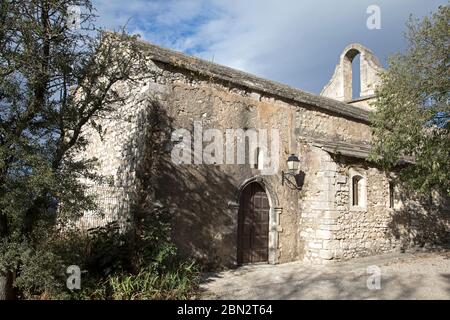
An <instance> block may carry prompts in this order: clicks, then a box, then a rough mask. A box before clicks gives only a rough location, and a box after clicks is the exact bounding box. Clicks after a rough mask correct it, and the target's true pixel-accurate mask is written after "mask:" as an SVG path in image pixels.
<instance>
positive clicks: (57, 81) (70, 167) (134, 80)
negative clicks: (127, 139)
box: [0, 0, 147, 299]
mask: <svg viewBox="0 0 450 320" xmlns="http://www.w3.org/2000/svg"><path fill="white" fill-rule="evenodd" d="M74 8H75V9H77V10H73V9H74ZM93 10H94V9H93V7H92V5H91V1H90V0H4V1H2V2H1V5H0V299H5V298H13V297H14V288H13V287H14V281H15V280H14V279H16V278H17V277H19V276H20V270H21V268H22V267H23V264H24V259H23V257H24V256H25V255H26V256H30V255H33V253H35V252H37V251H36V250H37V247H38V246H39V243H41V242H42V241H45V239H46V237H47V236H48V234H49V233H51V230H53V229H54V228H55V226H56V223H55V222H56V219H57V218H56V214H55V212H56V210H57V212H58V220H59V221H62V222H63V221H65V220H66V219H71V218H74V217H76V216H79V215H80V213H82V212H83V211H85V210H86V209H90V208H93V206H94V203H93V201H92V199H91V198H90V197H89V196H88V195H87V194H86V193H85V190H84V188H83V186H82V185H81V184H80V178H82V177H88V178H90V179H94V180H95V179H97V178H98V177H96V176H95V175H94V174H93V173H92V168H93V167H94V165H95V159H78V158H77V157H76V156H75V154H76V152H77V151H79V150H80V149H83V148H85V147H86V144H87V142H86V140H85V139H84V138H83V130H85V128H86V127H87V126H88V125H93V126H94V127H96V128H97V129H98V131H99V133H101V132H102V128H101V127H100V126H98V125H96V123H95V121H94V118H95V117H98V116H101V115H102V114H104V113H105V112H108V111H109V110H111V108H114V106H115V105H117V104H119V103H124V102H125V101H126V100H127V99H128V98H129V97H128V96H127V95H125V94H124V91H123V90H120V84H121V83H127V85H128V86H133V85H138V83H139V81H141V80H142V78H141V77H142V75H145V74H146V68H147V64H146V63H145V58H144V56H143V53H142V50H141V49H140V48H139V43H138V42H137V41H135V40H136V39H135V37H131V36H128V35H127V34H126V32H125V31H123V30H122V32H117V33H114V34H111V33H104V32H101V30H100V29H98V28H97V27H96V26H95V24H94V22H95V16H94V14H93ZM77 11H80V14H79V15H73V13H74V12H75V13H76V12H77ZM126 92H133V90H131V89H130V90H126ZM130 94H131V93H130ZM58 204H63V205H58Z"/></svg>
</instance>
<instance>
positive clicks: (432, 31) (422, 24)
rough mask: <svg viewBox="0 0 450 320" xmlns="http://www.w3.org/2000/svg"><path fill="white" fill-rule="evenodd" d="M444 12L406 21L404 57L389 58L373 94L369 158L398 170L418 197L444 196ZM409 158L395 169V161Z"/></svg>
mask: <svg viewBox="0 0 450 320" xmlns="http://www.w3.org/2000/svg"><path fill="white" fill-rule="evenodd" d="M449 20H450V7H449V6H441V7H439V9H438V11H437V12H435V13H433V14H432V15H431V17H425V18H424V19H423V20H422V21H420V20H417V19H413V18H412V17H411V18H410V19H409V22H408V23H407V28H408V30H407V33H406V39H407V40H408V43H409V45H408V49H407V51H406V53H405V54H397V55H394V56H393V57H391V58H390V59H389V68H388V69H387V70H386V71H385V72H383V73H382V74H381V80H382V81H381V84H380V86H379V87H378V88H377V90H376V95H377V101H376V102H375V103H374V106H375V109H376V112H375V113H374V115H373V117H372V124H373V133H374V141H373V146H374V148H373V155H372V159H373V160H375V161H376V162H378V163H379V164H381V165H382V166H383V167H384V168H387V169H394V168H396V169H399V171H398V173H399V179H400V180H401V181H403V182H404V183H405V185H406V186H408V187H410V188H411V189H413V190H416V191H420V192H423V193H425V192H429V191H430V190H433V189H434V190H439V191H441V192H443V193H444V194H447V195H449V194H450V135H449V129H450V123H449V120H450V108H449V90H450V25H449ZM408 157H409V158H410V159H413V164H412V165H400V166H399V160H401V158H408Z"/></svg>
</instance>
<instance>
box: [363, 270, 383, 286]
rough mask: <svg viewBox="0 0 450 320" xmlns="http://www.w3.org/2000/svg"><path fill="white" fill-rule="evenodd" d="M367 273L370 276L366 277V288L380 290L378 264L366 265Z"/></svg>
mask: <svg viewBox="0 0 450 320" xmlns="http://www.w3.org/2000/svg"><path fill="white" fill-rule="evenodd" d="M367 273H368V274H370V276H369V277H368V278H367V282H366V284H367V289H369V290H380V289H381V269H380V267H378V266H375V265H374V266H368V267H367Z"/></svg>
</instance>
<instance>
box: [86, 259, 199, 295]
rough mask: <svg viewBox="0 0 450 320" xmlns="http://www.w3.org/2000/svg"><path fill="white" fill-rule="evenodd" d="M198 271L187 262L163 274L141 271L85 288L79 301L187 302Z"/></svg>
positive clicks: (162, 272)
mask: <svg viewBox="0 0 450 320" xmlns="http://www.w3.org/2000/svg"><path fill="white" fill-rule="evenodd" d="M198 274H199V273H198V268H197V266H196V264H195V263H194V262H193V261H191V262H183V263H178V264H174V265H173V266H172V267H171V268H168V269H165V270H164V271H161V270H158V268H155V267H148V268H145V269H142V270H141V271H139V272H138V273H137V274H130V273H125V272H123V273H118V274H114V275H110V276H108V277H106V278H105V279H104V280H103V281H101V282H96V283H95V286H87V287H86V288H85V289H83V290H82V291H81V292H80V293H79V296H78V297H77V298H79V299H100V300H104V299H108V300H109V299H113V300H143V299H144V300H145V299H190V298H192V297H194V296H195V293H196V289H197V286H198V279H199V278H198Z"/></svg>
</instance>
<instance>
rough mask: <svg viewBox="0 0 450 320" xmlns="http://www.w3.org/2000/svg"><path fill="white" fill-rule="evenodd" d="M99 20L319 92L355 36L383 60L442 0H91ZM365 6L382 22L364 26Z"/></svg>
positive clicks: (401, 47)
mask: <svg viewBox="0 0 450 320" xmlns="http://www.w3.org/2000/svg"><path fill="white" fill-rule="evenodd" d="M93 4H94V6H95V7H96V9H97V14H98V15H99V18H98V23H99V25H100V26H102V27H104V28H107V29H117V28H118V27H119V26H123V25H126V26H127V29H128V31H129V32H130V33H138V34H140V35H141V37H142V38H143V39H145V40H148V41H150V42H152V43H155V44H158V45H161V46H164V47H168V48H171V49H175V50H178V51H183V52H185V53H188V54H191V55H195V56H198V57H201V58H203V59H206V60H209V61H214V62H216V63H220V64H223V65H227V66H229V67H232V68H236V69H240V70H243V71H246V72H249V73H252V74H255V75H258V76H261V77H264V78H267V79H270V80H275V81H278V82H282V83H285V84H289V85H291V86H294V87H297V88H300V89H303V90H306V91H309V92H313V93H320V90H321V89H322V87H323V86H324V85H325V84H326V83H327V82H328V80H329V79H330V77H331V75H332V73H333V71H334V67H335V65H336V64H337V62H338V57H339V55H340V53H341V51H342V50H343V48H344V47H345V46H346V45H347V44H349V43H351V42H358V43H361V44H362V45H364V46H366V47H368V48H369V49H371V50H372V51H373V52H374V53H375V55H376V56H377V57H378V58H379V59H380V62H381V63H382V64H383V65H386V60H387V57H388V56H389V55H391V54H393V53H395V52H402V51H404V50H405V48H406V42H405V41H404V39H403V37H402V32H404V31H405V30H406V29H405V23H406V21H407V19H408V17H409V15H410V14H413V16H415V17H418V18H421V17H423V16H424V15H429V14H430V13H431V12H433V11H436V9H437V8H438V6H439V5H446V4H448V1H447V0H379V1H374V0H367V1H366V0H340V1H336V0H126V1H125V0H93ZM369 5H377V6H379V8H380V10H381V29H379V30H377V29H374V30H369V29H368V28H367V26H366V21H367V19H368V17H369V14H368V13H367V12H366V10H367V7H368V6H369Z"/></svg>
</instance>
